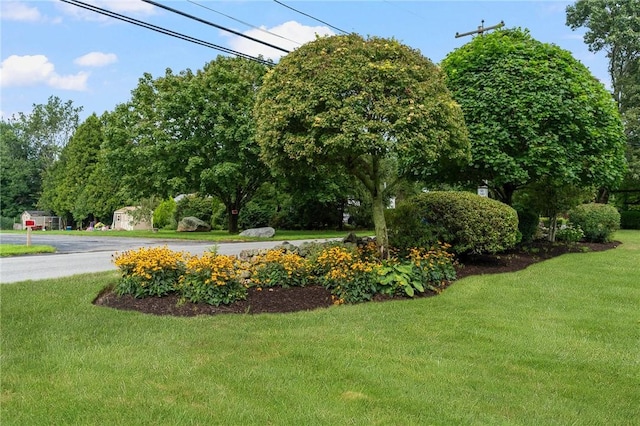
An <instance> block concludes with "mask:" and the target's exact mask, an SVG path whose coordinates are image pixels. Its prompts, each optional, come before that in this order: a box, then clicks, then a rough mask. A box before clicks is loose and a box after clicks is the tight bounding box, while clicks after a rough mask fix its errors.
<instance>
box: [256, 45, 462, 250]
mask: <svg viewBox="0 0 640 426" xmlns="http://www.w3.org/2000/svg"><path fill="white" fill-rule="evenodd" d="M255 116H256V120H257V123H256V125H257V138H258V142H259V144H260V145H261V148H262V157H263V159H264V160H265V162H267V163H268V164H269V165H270V166H272V167H273V168H274V169H275V170H279V171H280V172H282V173H284V174H287V175H295V174H299V173H305V174H306V173H308V174H311V175H313V174H316V173H318V172H322V173H344V174H346V175H349V176H352V177H354V178H356V179H357V180H359V181H360V183H361V184H362V185H363V186H364V187H365V188H366V191H367V193H368V196H369V198H370V200H371V203H372V214H373V221H374V224H375V229H376V238H377V243H378V246H379V248H380V251H381V254H382V255H383V256H384V255H386V250H387V248H388V236H387V227H386V222H385V217H384V209H385V199H386V197H387V193H388V191H390V189H391V188H393V185H394V183H395V182H396V181H397V179H398V177H401V176H407V177H411V178H414V179H420V178H425V177H428V176H430V175H432V174H433V173H435V171H436V170H437V169H438V168H439V167H446V166H447V165H450V164H451V163H453V162H456V161H459V160H462V161H466V160H468V153H469V151H468V139H467V133H466V128H465V126H464V120H463V118H462V114H461V111H460V108H459V106H458V105H457V104H456V103H455V102H454V101H453V100H452V99H451V96H450V94H449V91H448V90H447V88H446V86H445V84H444V79H443V76H442V75H441V73H440V71H439V69H438V67H436V66H435V65H434V64H433V63H432V62H431V61H429V60H428V59H427V58H425V57H424V56H422V55H421V54H420V52H418V51H417V50H413V49H411V48H409V47H407V46H405V45H403V44H401V43H399V42H398V41H396V40H392V39H383V38H376V37H372V38H368V39H363V38H362V37H360V36H358V35H356V34H350V35H345V36H334V37H326V38H318V39H317V40H315V41H313V42H310V43H308V44H305V45H303V46H302V47H300V48H299V49H297V50H295V51H294V52H292V53H290V54H289V55H287V56H285V57H284V58H283V59H282V60H281V61H280V62H279V63H278V65H276V66H275V67H274V68H273V70H272V71H271V72H270V73H269V74H268V76H267V77H266V78H265V81H264V84H263V86H262V89H261V90H260V94H259V97H258V102H257V107H256V112H255ZM322 167H323V168H324V170H321V169H320V168H322Z"/></svg>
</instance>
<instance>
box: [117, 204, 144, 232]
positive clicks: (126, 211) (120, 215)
mask: <svg viewBox="0 0 640 426" xmlns="http://www.w3.org/2000/svg"><path fill="white" fill-rule="evenodd" d="M136 209H138V207H136V206H127V207H122V208H120V209H118V210H116V211H115V212H113V225H112V226H111V229H116V230H120V231H136V230H143V231H149V230H151V229H152V228H153V226H152V223H151V222H149V221H147V220H144V219H143V220H140V221H136V220H135V219H134V218H133V214H132V213H133V212H134V211H135V210H136Z"/></svg>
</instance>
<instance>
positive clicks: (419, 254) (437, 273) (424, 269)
mask: <svg viewBox="0 0 640 426" xmlns="http://www.w3.org/2000/svg"><path fill="white" fill-rule="evenodd" d="M450 247H451V246H450V245H449V244H438V245H435V246H433V247H431V248H429V249H425V248H412V249H410V250H409V255H408V256H407V258H405V259H403V260H399V259H397V258H393V259H389V260H388V261H386V262H385V264H384V265H383V266H382V267H381V268H379V270H378V275H379V276H378V282H379V284H380V285H381V286H382V288H381V292H383V293H386V294H406V295H407V296H409V297H413V296H414V295H415V293H416V291H417V292H419V293H424V292H425V291H426V290H431V291H434V292H436V293H439V292H440V291H442V289H443V288H444V286H445V285H446V284H447V283H448V282H449V281H452V280H454V279H455V277H456V271H455V267H454V265H455V263H454V260H453V254H451V253H449V252H448V251H447V250H448V249H449V248H450Z"/></svg>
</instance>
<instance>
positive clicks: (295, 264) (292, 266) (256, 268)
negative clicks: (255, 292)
mask: <svg viewBox="0 0 640 426" xmlns="http://www.w3.org/2000/svg"><path fill="white" fill-rule="evenodd" d="M252 263H253V265H252V266H253V267H252V273H251V282H252V284H253V285H254V286H256V287H273V286H276V285H277V286H282V287H285V288H286V287H303V286H305V285H307V284H308V283H309V281H310V280H311V276H310V272H311V270H310V267H309V261H308V260H307V259H306V258H304V257H302V256H300V255H299V254H297V253H294V252H290V251H287V250H284V249H274V250H268V251H267V252H266V253H264V254H262V255H259V256H257V257H256V258H254V259H253V260H252Z"/></svg>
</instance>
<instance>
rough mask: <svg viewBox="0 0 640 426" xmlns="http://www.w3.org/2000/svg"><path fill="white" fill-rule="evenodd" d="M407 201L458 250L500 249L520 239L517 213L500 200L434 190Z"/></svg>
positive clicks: (441, 239) (434, 230) (467, 251)
mask: <svg viewBox="0 0 640 426" xmlns="http://www.w3.org/2000/svg"><path fill="white" fill-rule="evenodd" d="M408 202H411V203H414V204H415V205H416V206H417V208H418V212H419V214H420V218H421V219H422V220H425V221H426V223H427V224H428V225H429V226H430V227H431V230H432V232H434V234H435V236H436V237H437V238H438V240H439V241H442V242H446V243H449V244H451V246H452V250H453V251H454V252H455V253H459V254H462V253H472V254H478V253H498V252H501V251H504V250H506V249H509V248H511V247H513V246H514V245H515V244H516V243H517V239H518V215H517V213H516V211H515V210H514V209H513V208H512V207H510V206H508V205H506V204H504V203H501V202H499V201H496V200H492V199H490V198H485V197H480V196H479V195H476V194H473V193H470V192H453V191H451V192H449V191H434V192H428V193H424V194H420V195H417V196H416V197H414V198H411V199H410V200H408Z"/></svg>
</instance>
